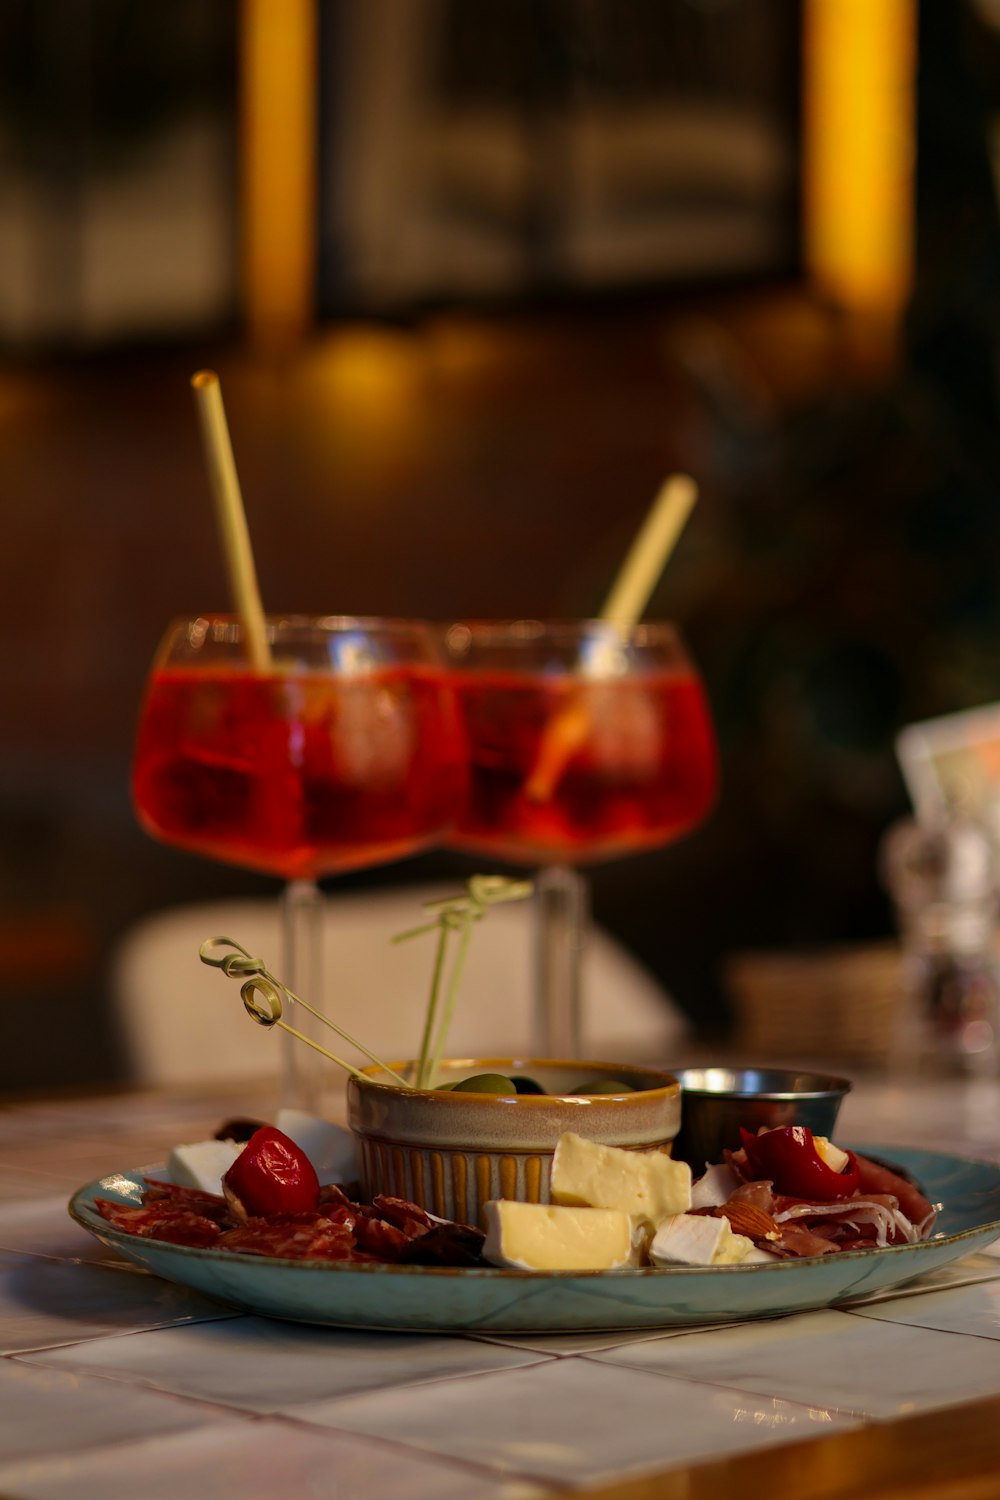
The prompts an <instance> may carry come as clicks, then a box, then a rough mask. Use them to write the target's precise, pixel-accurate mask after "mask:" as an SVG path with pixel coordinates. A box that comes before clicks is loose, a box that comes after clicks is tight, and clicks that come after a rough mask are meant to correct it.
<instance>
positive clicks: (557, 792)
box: [453, 671, 717, 864]
mask: <svg viewBox="0 0 1000 1500" xmlns="http://www.w3.org/2000/svg"><path fill="white" fill-rule="evenodd" d="M453 682H454V686H455V689H456V693H457V697H458V701H459V706H460V708H461V712H462V717H463V720H464V723H465V728H466V732H467V735H468V739H469V744H470V750H469V766H470V784H469V796H468V802H467V805H466V809H465V812H464V815H463V817H462V819H461V822H460V824H459V828H458V832H457V833H456V835H455V839H456V841H457V842H459V843H460V844H462V845H463V846H464V847H466V848H469V849H475V850H482V851H483V852H484V853H487V854H493V855H496V856H497V857H499V858H501V859H512V860H515V861H521V860H529V861H532V862H537V863H542V864H544V863H551V862H554V861H555V862H565V863H567V864H581V863H587V862H591V861H596V860H599V859H610V858H612V857H614V856H616V855H622V854H633V853H636V852H637V851H638V850H640V849H646V848H652V847H655V846H658V845H660V844H664V843H667V842H668V841H670V840H672V839H675V838H679V837H680V836H681V835H682V834H684V833H687V832H688V830H689V829H691V828H694V827H695V826H696V825H697V824H698V823H700V822H701V820H702V819H703V818H704V817H705V815H706V814H707V813H708V811H709V809H710V808H711V806H712V803H713V801H714V800H715V794H716V785H717V770H716V751H715V738H714V735H713V733H712V726H711V720H710V717H709V711H708V705H707V702H706V699H705V693H704V689H703V688H702V686H701V683H700V682H699V681H698V679H697V678H696V677H694V676H693V675H691V674H690V673H684V672H659V671H649V672H644V673H641V674H637V675H636V676H626V677H623V678H621V679H619V680H615V681H608V682H586V681H584V682H574V681H571V680H569V679H567V678H556V679H548V678H545V677H537V676H532V675H530V674H528V673H518V672H510V671H507V672H502V673H500V672H498V673H493V672H489V671H483V672H479V673H463V672H457V673H456V674H455V675H454V677H453ZM562 715H566V716H568V715H573V718H574V721H576V720H577V719H578V718H579V719H580V720H581V721H582V722H583V724H584V726H585V728H584V732H583V733H582V734H581V735H580V738H579V743H578V744H575V745H574V746H572V748H570V749H568V751H567V752H566V754H565V757H564V761H563V763H562V764H560V765H558V766H556V767H554V768H553V773H552V774H551V782H552V784H551V787H550V788H549V789H548V794H547V795H539V786H540V783H539V771H540V768H541V770H542V773H543V775H544V774H545V764H546V754H547V752H546V736H547V734H548V733H550V731H551V726H552V724H553V723H555V722H557V721H558V720H559V718H560V716H562ZM574 737H575V736H574ZM555 753H556V755H559V756H560V758H562V756H561V751H560V750H558V749H557V750H556V752H555ZM546 779H548V778H546ZM542 790H544V787H542Z"/></svg>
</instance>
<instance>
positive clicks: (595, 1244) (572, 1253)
mask: <svg viewBox="0 0 1000 1500" xmlns="http://www.w3.org/2000/svg"><path fill="white" fill-rule="evenodd" d="M485 1216H486V1242H485V1244H484V1245H483V1258H484V1259H485V1260H488V1261H489V1262H490V1264H491V1265H494V1266H511V1267H514V1268H515V1269H516V1270H520V1271H624V1270H626V1269H628V1268H629V1267H630V1266H634V1265H637V1264H638V1261H639V1247H638V1245H637V1244H636V1243H635V1242H634V1240H633V1235H632V1222H631V1220H630V1218H629V1216H628V1214H626V1213H621V1212H619V1211H618V1210H615V1209H603V1208H560V1207H559V1206H558V1205H557V1204H552V1203H518V1202H515V1201H514V1200H513V1199H510V1198H497V1199H494V1200H492V1201H491V1202H489V1203H487V1204H486V1205H485Z"/></svg>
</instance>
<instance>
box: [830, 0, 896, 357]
mask: <svg viewBox="0 0 1000 1500" xmlns="http://www.w3.org/2000/svg"><path fill="white" fill-rule="evenodd" d="M804 20H805V25H804V58H803V68H804V71H803V113H804V137H803V153H804V218H805V222H804V226H803V232H804V241H805V260H806V266H807V270H808V272H809V274H810V276H811V278H812V279H813V281H814V282H815V284H816V285H817V286H818V287H819V288H820V289H821V290H823V291H825V292H827V293H829V294H830V295H831V296H832V297H833V299H834V300H835V301H836V302H838V303H839V304H840V305H841V306H842V307H843V308H844V309H845V310H846V311H847V312H849V313H854V314H857V315H859V320H860V321H862V322H863V323H864V324H865V325H866V326H867V328H868V330H869V333H870V335H871V336H872V338H874V339H877V338H878V337H880V336H882V337H884V336H886V335H889V336H890V337H891V331H892V329H893V328H894V327H895V324H896V320H897V319H898V316H899V314H900V313H901V311H902V309H903V307H904V306H905V304H906V300H907V297H908V296H909V292H910V287H911V282H912V276H913V221H914V201H913V193H914V184H913V173H914V155H915V144H914V127H915V107H916V106H915V95H916V29H917V5H916V0H807V3H806V5H805V11H804Z"/></svg>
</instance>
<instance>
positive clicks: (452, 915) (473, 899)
mask: <svg viewBox="0 0 1000 1500" xmlns="http://www.w3.org/2000/svg"><path fill="white" fill-rule="evenodd" d="M531 889H532V886H531V881H530V880H509V879H508V878H507V877H506V876H504V875H473V877H472V879H471V880H470V881H469V882H468V884H467V886H466V892H465V895H464V896H451V897H445V898H443V899H438V900H434V901H425V902H424V910H425V911H432V912H434V913H435V916H434V918H433V920H432V921H430V922H422V923H421V924H420V926H419V927H411V928H410V929H409V930H408V931H407V932H400V933H398V934H397V935H396V937H395V938H393V942H395V943H402V942H405V941H406V940H407V939H408V938H412V937H419V936H420V934H421V933H424V932H433V931H434V930H435V929H436V930H437V933H438V944H437V951H436V953H435V956H434V970H433V974H432V976H431V991H430V999H429V1001H428V1005H427V1014H426V1016H425V1018H424V1032H423V1037H422V1038H421V1042H420V1057H419V1059H418V1061H417V1077H416V1084H417V1088H418V1089H420V1088H427V1087H428V1086H429V1084H430V1080H431V1079H432V1078H433V1077H434V1076H435V1074H436V1073H437V1070H438V1067H439V1065H440V1062H441V1059H442V1057H443V1056H444V1049H445V1043H446V1041H447V1038H448V1031H449V1028H450V1026H451V1021H452V1017H453V1015H454V1013H455V1000H456V998H457V995H458V986H459V981H460V980H461V977H462V970H463V968H464V966H465V956H466V953H467V952H468V947H469V939H470V937H471V936H472V929H473V927H474V926H475V924H476V923H477V922H479V921H481V920H482V918H483V917H484V916H485V915H486V912H487V910H488V909H489V907H491V906H495V905H497V904H498V903H499V902H502V901H520V900H523V898H524V897H525V896H530V894H531ZM453 933H457V934H458V951H457V953H456V954H455V958H454V960H453V962H452V966H451V973H450V975H449V978H448V983H447V987H446V989H445V991H444V1004H443V1006H442V1003H441V1001H442V983H443V980H444V974H445V968H446V962H445V960H446V953H447V947H448V939H449V938H450V937H451V936H452V934H453ZM435 1027H436V1028H437V1035H436V1038H435V1035H434V1033H435Z"/></svg>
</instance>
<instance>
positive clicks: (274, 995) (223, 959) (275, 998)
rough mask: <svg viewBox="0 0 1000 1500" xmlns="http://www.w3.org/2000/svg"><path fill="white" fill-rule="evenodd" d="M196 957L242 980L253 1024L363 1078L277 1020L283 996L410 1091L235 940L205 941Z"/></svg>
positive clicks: (354, 1068)
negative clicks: (293, 1040) (277, 1032)
mask: <svg viewBox="0 0 1000 1500" xmlns="http://www.w3.org/2000/svg"><path fill="white" fill-rule="evenodd" d="M222 949H229V950H230V951H229V952H225V953H221V956H220V951H221V950H222ZM198 957H199V958H200V959H201V961H202V963H203V964H210V965H211V967H212V968H215V969H221V970H222V972H223V974H225V976H226V978H227V979H242V980H243V983H242V985H241V986H240V995H241V997H242V999H243V1005H244V1007H245V1009H246V1012H247V1014H248V1015H249V1016H251V1017H252V1018H253V1020H255V1021H256V1022H257V1024H258V1026H268V1027H270V1026H277V1027H279V1028H280V1029H281V1030H282V1031H284V1032H287V1033H288V1035H289V1036H293V1037H295V1038H296V1040H297V1041H300V1042H305V1044H306V1046H307V1047H311V1048H312V1049H313V1051H314V1052H318V1053H320V1055H321V1056H322V1057H326V1058H329V1060H330V1062H334V1063H336V1064H337V1066H338V1068H344V1069H345V1070H346V1071H347V1072H348V1073H351V1074H353V1076H354V1077H355V1078H361V1077H363V1076H364V1075H363V1074H362V1072H361V1069H360V1068H356V1067H354V1065H353V1064H352V1063H349V1062H346V1061H345V1060H344V1058H342V1057H337V1056H336V1055H335V1054H334V1053H333V1052H328V1051H327V1049H326V1048H325V1047H321V1046H320V1044H319V1042H314V1041H313V1040H312V1038H311V1037H308V1036H305V1035H303V1033H302V1032H301V1031H296V1029H295V1027H294V1026H289V1024H288V1022H287V1021H283V1020H282V1019H281V1014H282V1002H281V997H282V995H285V996H286V997H287V998H288V999H289V1000H291V1001H293V1002H294V1003H295V1004H296V1005H301V1006H302V1008H303V1010H307V1011H308V1012H309V1014H310V1015H311V1016H315V1017H316V1020H317V1021H321V1022H322V1023H323V1025H324V1026H329V1028H330V1030H331V1031H335V1032H336V1033H337V1035H338V1036H339V1037H342V1038H343V1039H344V1041H345V1042H350V1044H351V1046H352V1047H357V1049H358V1051H359V1052H363V1053H364V1055H365V1057H368V1058H370V1059H371V1061H372V1062H373V1063H375V1064H376V1065H377V1066H378V1067H380V1068H382V1069H383V1071H384V1072H386V1073H388V1074H389V1076H390V1078H394V1079H395V1080H396V1082H397V1083H398V1084H399V1085H400V1086H401V1087H402V1088H404V1089H408V1088H412V1086H413V1085H412V1084H410V1083H408V1082H407V1081H406V1079H405V1078H403V1077H402V1075H401V1074H399V1073H397V1072H396V1071H395V1069H394V1068H390V1067H389V1065H388V1063H384V1062H383V1061H382V1059H381V1058H380V1057H376V1055H375V1053H374V1052H371V1051H369V1049H368V1048H367V1047H366V1046H365V1045H364V1043H363V1042H359V1041H358V1039H357V1038H356V1037H353V1036H351V1034H350V1032H349V1031H345V1030H344V1028H343V1027H342V1026H338V1025H337V1024H336V1022H334V1021H331V1020H330V1017H329V1016H325V1015H324V1014H323V1012H322V1011H321V1010H316V1009H315V1008H314V1007H313V1006H312V1005H310V1004H309V1002H308V1000H303V998H302V996H301V995H296V994H295V993H294V992H293V991H292V990H290V989H289V988H288V986H287V985H286V984H282V982H281V980H280V979H279V978H278V977H277V975H275V974H272V973H271V971H270V969H269V968H268V967H267V965H266V964H265V963H264V960H263V959H261V958H254V957H253V955H252V954H251V953H250V952H249V950H248V949H247V948H244V947H243V945H242V943H238V942H236V940H235V938H230V937H212V938H206V939H205V941H204V942H203V943H202V944H201V946H200V947H199V949H198Z"/></svg>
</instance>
